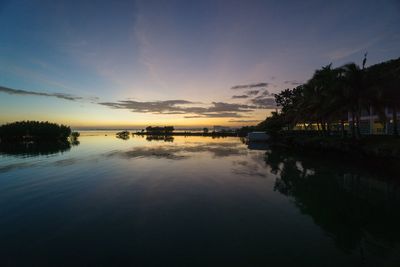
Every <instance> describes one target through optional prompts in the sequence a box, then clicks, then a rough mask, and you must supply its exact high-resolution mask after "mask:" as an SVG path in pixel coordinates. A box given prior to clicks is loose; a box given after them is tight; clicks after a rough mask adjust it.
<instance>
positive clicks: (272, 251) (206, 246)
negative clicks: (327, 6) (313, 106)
mask: <svg viewBox="0 0 400 267" xmlns="http://www.w3.org/2000/svg"><path fill="white" fill-rule="evenodd" d="M394 176H395V175H392V174H386V172H385V171H384V170H382V169H379V168H378V167H369V166H362V164H361V165H360V164H359V163H357V164H356V163H353V162H352V161H351V160H343V159H342V160H340V159H338V160H334V159H332V158H323V157H322V156H321V155H319V156H318V155H317V156H316V155H305V153H299V152H296V153H295V152H288V151H277V150H271V149H268V148H266V147H263V146H261V147H260V146H250V147H248V146H247V145H245V144H243V143H242V142H241V141H240V139H238V138H217V139H212V138H210V137H187V138H185V137H182V136H180V137H175V138H145V137H132V136H131V137H130V138H129V139H128V140H122V139H118V138H115V134H114V133H107V132H100V133H96V132H86V133H83V134H82V136H81V137H80V144H75V145H74V146H69V147H60V148H59V149H55V148H54V147H52V148H50V149H49V148H46V149H44V150H43V151H41V150H40V148H35V149H30V150H26V149H25V150H24V149H21V148H19V149H17V150H16V151H13V150H11V149H3V150H0V255H1V257H0V258H1V260H2V264H1V265H2V266H399V263H400V246H399V244H400V231H399V226H400V208H399V207H400V205H399V204H400V190H399V184H398V182H397V179H396V178H397V177H394Z"/></svg>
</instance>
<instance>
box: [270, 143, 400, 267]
mask: <svg viewBox="0 0 400 267" xmlns="http://www.w3.org/2000/svg"><path fill="white" fill-rule="evenodd" d="M265 161H266V163H267V164H268V165H269V166H270V168H271V172H272V173H274V174H276V175H277V176H278V177H277V179H276V182H275V186H274V190H275V191H278V192H280V193H282V194H284V195H286V196H288V197H289V198H290V199H292V200H293V202H294V204H295V205H296V206H297V207H298V208H299V210H300V211H301V213H303V214H306V215H309V216H311V217H312V219H313V220H314V222H315V223H316V224H318V225H319V226H320V227H321V228H322V229H323V230H325V231H326V232H327V233H328V234H329V235H331V236H332V237H333V239H334V241H335V244H336V245H337V247H339V248H340V249H342V250H344V251H346V252H349V253H350V252H353V253H360V255H361V257H362V258H364V257H365V255H366V254H368V257H367V258H368V261H369V262H370V260H371V259H370V257H373V256H372V255H374V256H375V257H377V258H380V256H382V255H380V254H382V253H386V252H387V251H391V253H392V255H386V256H385V258H391V261H392V260H395V261H398V262H400V256H399V252H400V246H399V240H400V230H399V225H400V209H399V207H400V197H399V196H400V190H399V184H398V183H397V184H396V183H394V182H393V181H391V180H390V179H387V178H385V179H382V176H383V174H382V176H380V177H379V176H375V175H374V174H371V173H370V172H368V170H365V171H360V169H359V168H357V169H356V168H354V164H346V163H343V162H340V163H338V162H337V160H333V159H329V158H324V159H321V158H316V157H308V156H304V155H300V154H293V153H291V154H288V153H287V152H285V151H278V150H269V151H267V152H266V157H265ZM381 171H382V170H381ZM383 248H385V249H383ZM384 251H386V252H384ZM388 264H390V263H388ZM390 266H391V265H390Z"/></svg>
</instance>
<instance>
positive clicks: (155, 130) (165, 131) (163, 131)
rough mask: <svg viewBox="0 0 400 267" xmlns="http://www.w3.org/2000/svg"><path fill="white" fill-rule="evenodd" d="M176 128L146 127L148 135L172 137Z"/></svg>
mask: <svg viewBox="0 0 400 267" xmlns="http://www.w3.org/2000/svg"><path fill="white" fill-rule="evenodd" d="M174 130H175V128H174V127H173V126H164V127H158V126H156V127H153V126H149V127H146V133H148V134H154V135H170V134H172V133H173V132H174Z"/></svg>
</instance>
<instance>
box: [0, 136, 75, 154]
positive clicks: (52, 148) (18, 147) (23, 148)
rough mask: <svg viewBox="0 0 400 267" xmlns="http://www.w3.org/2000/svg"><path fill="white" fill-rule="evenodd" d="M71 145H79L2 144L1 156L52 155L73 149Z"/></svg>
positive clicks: (66, 143) (57, 143)
mask: <svg viewBox="0 0 400 267" xmlns="http://www.w3.org/2000/svg"><path fill="white" fill-rule="evenodd" d="M71 145H73V146H77V145H79V141H78V140H76V139H75V140H73V141H72V142H71V143H70V142H51V143H0V155H1V154H5V155H15V156H24V157H34V156H43V155H51V154H55V153H59V152H65V151H68V150H70V149H71Z"/></svg>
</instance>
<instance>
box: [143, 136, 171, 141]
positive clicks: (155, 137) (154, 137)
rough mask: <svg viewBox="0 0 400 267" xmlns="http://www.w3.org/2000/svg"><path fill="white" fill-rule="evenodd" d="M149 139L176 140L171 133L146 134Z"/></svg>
mask: <svg viewBox="0 0 400 267" xmlns="http://www.w3.org/2000/svg"><path fill="white" fill-rule="evenodd" d="M146 140H147V141H150V142H151V141H164V142H174V137H173V136H171V135H148V136H146Z"/></svg>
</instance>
